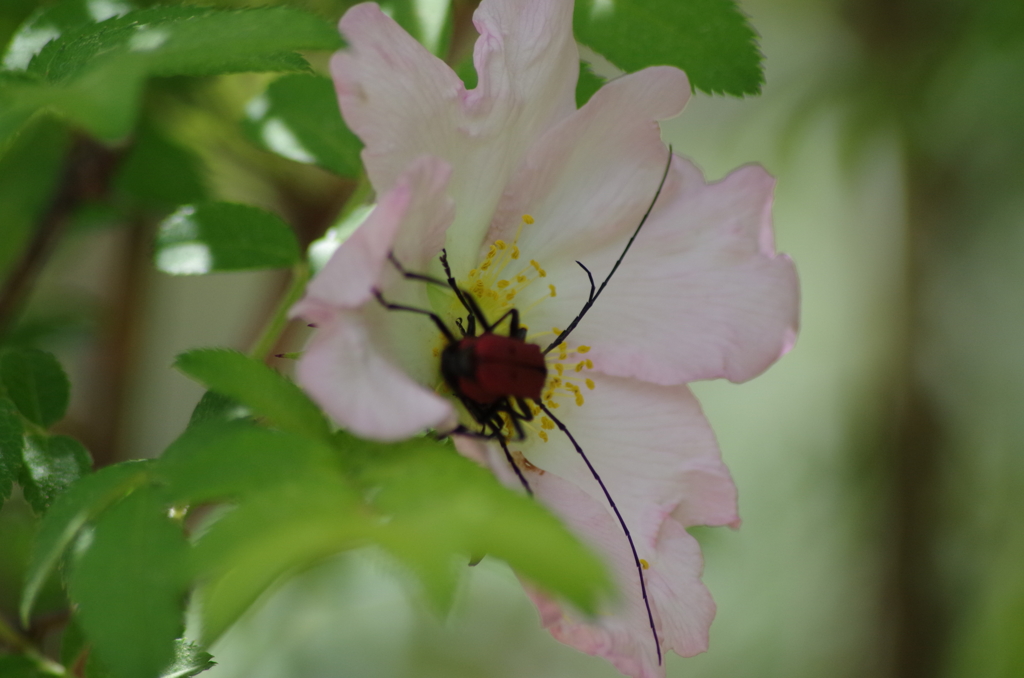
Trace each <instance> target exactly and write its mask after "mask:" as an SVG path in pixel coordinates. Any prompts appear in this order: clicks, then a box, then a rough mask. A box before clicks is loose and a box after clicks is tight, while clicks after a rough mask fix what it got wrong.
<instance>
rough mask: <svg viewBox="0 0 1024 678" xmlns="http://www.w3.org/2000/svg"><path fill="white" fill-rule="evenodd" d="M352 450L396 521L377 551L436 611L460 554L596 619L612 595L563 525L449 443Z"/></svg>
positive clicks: (424, 441) (376, 498)
mask: <svg viewBox="0 0 1024 678" xmlns="http://www.w3.org/2000/svg"><path fill="white" fill-rule="evenodd" d="M346 451H347V453H348V454H347V455H346V456H348V455H355V454H360V455H361V458H362V459H363V460H364V462H365V465H363V466H362V467H361V468H359V469H358V476H357V477H359V479H360V480H361V482H362V483H363V484H364V487H365V488H366V490H365V491H364V494H365V495H366V496H367V497H370V498H371V499H370V502H371V504H372V506H373V507H375V508H376V509H378V510H379V511H380V512H381V513H382V514H384V515H386V516H388V520H387V521H386V523H384V524H383V525H382V526H381V530H380V533H379V535H378V537H377V538H378V540H379V542H380V543H381V545H382V546H384V548H386V549H387V550H389V551H390V552H391V553H393V554H394V555H395V556H397V557H398V558H400V559H401V560H403V561H404V562H405V563H406V564H408V565H409V566H410V567H412V568H413V569H414V570H415V571H417V572H418V573H419V574H420V575H421V577H423V578H424V584H425V585H426V587H427V592H428V594H430V595H431V597H432V598H433V599H434V602H435V603H436V604H437V605H439V606H444V605H445V604H446V603H447V597H448V596H450V594H451V590H450V589H451V587H452V586H453V585H454V584H453V582H450V581H449V578H450V577H451V576H452V575H451V574H450V572H451V565H452V557H453V556H454V555H460V556H462V557H463V558H464V559H468V558H469V557H471V556H479V555H482V554H490V555H492V556H494V557H496V558H499V559H501V560H504V561H505V562H507V563H508V564H509V565H511V566H512V567H513V568H514V569H515V570H516V571H517V572H519V573H520V574H522V575H524V576H526V577H527V578H529V579H530V580H531V581H533V582H535V583H536V584H538V585H539V586H541V587H542V588H544V589H546V590H548V591H551V592H553V593H556V594H559V595H562V596H564V597H565V598H567V599H568V600H570V601H571V602H572V603H573V604H574V605H576V606H577V607H578V608H579V609H581V610H584V611H588V612H594V611H596V607H597V603H598V601H599V600H600V599H601V597H602V596H603V595H605V594H607V593H608V592H610V591H611V584H610V580H609V579H608V575H607V573H606V571H605V568H604V565H603V563H602V561H601V560H600V559H599V558H598V557H597V556H595V555H594V554H593V553H591V552H590V551H589V550H588V549H587V548H586V547H585V546H583V544H582V543H580V541H579V540H578V539H576V537H575V536H573V535H572V534H571V533H570V532H569V531H568V530H567V529H566V528H565V527H564V526H563V525H562V523H561V522H559V521H558V519H556V518H555V517H554V516H553V515H551V514H550V513H549V512H548V511H547V510H546V509H545V508H544V507H543V506H541V505H540V504H538V503H537V502H536V501H534V500H533V499H530V498H528V497H525V496H521V495H519V494H517V493H515V492H513V491H511V490H509V489H508V488H506V487H504V486H502V485H501V484H500V483H499V482H498V481H497V479H495V477H494V476H493V475H492V474H491V473H489V472H488V471H487V470H485V469H483V468H481V467H480V466H479V465H477V464H475V463H474V462H472V461H470V460H468V459H466V458H465V457H462V456H461V455H459V454H457V453H456V452H455V450H454V449H453V448H452V447H451V445H450V444H444V443H440V442H436V441H433V440H430V439H428V438H418V439H414V440H411V441H408V442H406V443H403V444H400V445H391V446H383V445H377V444H372V443H359V444H356V445H352V446H350V448H349V449H347V450H346ZM464 562H465V561H464Z"/></svg>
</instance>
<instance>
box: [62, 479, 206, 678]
mask: <svg viewBox="0 0 1024 678" xmlns="http://www.w3.org/2000/svg"><path fill="white" fill-rule="evenodd" d="M85 541H86V543H85V545H84V546H83V547H82V549H81V551H80V554H79V555H78V557H77V558H76V560H75V563H74V565H73V567H72V570H71V576H70V579H69V593H70V595H71V598H72V600H73V601H74V602H75V603H76V604H77V605H78V619H79V622H80V624H81V626H82V630H83V631H84V632H85V635H86V637H87V638H88V639H89V641H90V642H91V643H92V644H93V648H94V649H93V651H94V652H96V653H97V654H98V655H99V657H100V659H101V660H102V661H103V663H104V664H105V665H106V666H108V667H109V668H110V669H111V671H112V672H113V673H114V674H115V675H117V676H118V678H154V676H158V675H159V674H160V671H161V670H162V669H163V668H165V667H167V666H170V665H171V664H172V663H173V662H174V659H175V650H174V648H175V640H176V639H177V638H178V637H179V636H180V635H181V632H182V627H183V624H182V601H183V596H184V594H185V588H186V587H185V582H186V581H187V579H186V574H185V570H186V565H185V563H186V557H187V556H186V554H187V547H186V544H185V539H184V537H183V536H182V533H181V528H180V527H179V526H178V525H177V524H176V523H174V522H172V521H171V520H170V519H169V518H168V516H167V508H166V507H165V506H164V505H162V504H161V503H160V501H159V500H158V499H157V497H156V495H155V493H154V492H152V491H151V490H150V489H149V488H145V487H144V488H139V489H137V490H136V491H135V492H133V493H132V494H130V495H129V496H128V497H127V498H125V499H124V500H122V501H121V502H120V503H118V504H117V505H115V506H114V507H112V508H111V509H109V510H108V511H106V512H104V513H103V514H102V515H101V516H100V518H99V520H98V522H97V523H96V527H95V529H94V530H93V532H92V533H91V539H86V540H85Z"/></svg>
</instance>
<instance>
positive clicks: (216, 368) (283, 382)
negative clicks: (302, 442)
mask: <svg viewBox="0 0 1024 678" xmlns="http://www.w3.org/2000/svg"><path fill="white" fill-rule="evenodd" d="M174 366H175V367H177V368H178V369H179V370H181V371H182V372H184V373H185V374H187V375H188V376H190V377H192V378H193V379H195V380H196V381H199V382H200V383H202V384H204V385H205V386H206V387H207V388H209V389H210V390H211V391H217V392H218V393H221V394H223V395H226V396H229V397H231V398H233V399H235V400H237V401H238V402H240V403H242V404H243V405H245V406H246V407H248V408H249V409H250V410H252V412H253V413H254V414H256V415H258V416H261V417H265V418H266V419H267V421H269V422H270V423H271V424H272V425H274V426H276V427H277V428H280V429H281V430H282V431H289V432H291V433H297V434H299V435H303V436H306V437H308V438H312V439H319V440H327V439H329V437H330V428H331V427H330V425H329V424H328V423H327V419H326V418H325V417H324V415H323V413H322V412H321V411H320V408H318V407H317V406H316V405H314V404H313V401H311V400H310V399H309V396H307V395H306V394H305V393H304V392H303V391H302V389H300V388H299V387H298V386H296V385H295V384H294V383H293V382H291V381H289V380H288V379H286V378H285V377H283V376H281V375H280V374H278V373H277V372H275V371H274V370H273V369H271V368H270V367H267V366H266V365H265V364H263V363H262V362H260V361H258V360H255V359H253V358H249V357H248V356H245V355H243V354H241V353H238V352H237V351H229V350H223V349H199V350H195V351H189V352H187V353H182V354H181V355H179V356H178V359H177V360H176V361H175V363H174Z"/></svg>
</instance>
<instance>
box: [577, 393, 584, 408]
mask: <svg viewBox="0 0 1024 678" xmlns="http://www.w3.org/2000/svg"><path fill="white" fill-rule="evenodd" d="M576 404H577V405H579V406H582V405H583V394H582V393H577V394H576Z"/></svg>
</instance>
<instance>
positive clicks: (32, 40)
mask: <svg viewBox="0 0 1024 678" xmlns="http://www.w3.org/2000/svg"><path fill="white" fill-rule="evenodd" d="M132 9H134V8H133V7H132V6H131V5H130V4H129V3H128V2H125V1H124V0H106V1H105V2H91V1H90V0H64V1H63V2H58V3H56V4H53V5H49V6H44V7H40V8H39V9H38V10H37V11H35V12H34V13H33V14H32V16H30V17H29V18H28V19H27V20H26V21H25V22H24V23H23V24H22V25H21V26H19V27H18V31H17V32H16V33H15V34H14V37H13V38H12V39H11V43H10V45H8V47H7V51H6V52H4V55H3V67H4V68H10V69H24V68H26V67H28V65H29V63H30V62H31V61H32V59H33V57H35V56H36V55H37V54H39V52H40V51H42V49H43V47H45V46H46V44H47V43H48V42H50V41H51V40H54V39H56V38H58V37H60V36H61V35H63V34H64V33H67V32H68V31H71V30H74V29H77V28H82V27H83V26H87V25H89V24H93V23H96V22H97V21H105V20H107V19H110V18H111V17H114V16H118V15H121V14H127V13H128V12H130V11H131V10H132Z"/></svg>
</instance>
